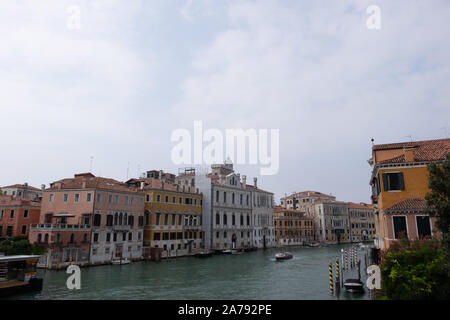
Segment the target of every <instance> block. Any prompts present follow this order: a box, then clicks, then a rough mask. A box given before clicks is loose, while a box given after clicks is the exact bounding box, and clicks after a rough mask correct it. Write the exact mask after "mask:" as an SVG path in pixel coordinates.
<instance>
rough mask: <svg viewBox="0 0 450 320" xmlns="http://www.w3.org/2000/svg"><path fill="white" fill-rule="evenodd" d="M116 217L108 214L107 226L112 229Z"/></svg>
mask: <svg viewBox="0 0 450 320" xmlns="http://www.w3.org/2000/svg"><path fill="white" fill-rule="evenodd" d="M113 220H114V216H113V215H112V214H108V215H107V216H106V225H107V226H108V227H111V226H112V225H113Z"/></svg>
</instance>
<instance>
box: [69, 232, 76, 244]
mask: <svg viewBox="0 0 450 320" xmlns="http://www.w3.org/2000/svg"><path fill="white" fill-rule="evenodd" d="M74 242H75V235H74V234H73V233H72V234H70V241H69V243H74Z"/></svg>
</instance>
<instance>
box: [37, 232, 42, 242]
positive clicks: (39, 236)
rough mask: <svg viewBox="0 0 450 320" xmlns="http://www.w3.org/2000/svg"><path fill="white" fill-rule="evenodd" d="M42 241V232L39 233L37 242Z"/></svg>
mask: <svg viewBox="0 0 450 320" xmlns="http://www.w3.org/2000/svg"><path fill="white" fill-rule="evenodd" d="M41 241H42V234H40V233H39V234H38V237H37V242H38V243H41Z"/></svg>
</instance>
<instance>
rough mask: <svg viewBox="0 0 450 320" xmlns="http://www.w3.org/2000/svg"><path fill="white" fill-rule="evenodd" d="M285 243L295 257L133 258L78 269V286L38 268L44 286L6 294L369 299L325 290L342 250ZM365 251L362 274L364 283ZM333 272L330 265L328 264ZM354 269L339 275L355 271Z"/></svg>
mask: <svg viewBox="0 0 450 320" xmlns="http://www.w3.org/2000/svg"><path fill="white" fill-rule="evenodd" d="M345 247H350V246H349V245H334V246H329V247H323V248H307V247H290V248H289V249H288V251H290V252H291V253H293V255H294V258H293V259H291V260H287V261H281V262H280V261H275V259H274V255H275V253H277V252H279V251H280V249H267V250H259V251H255V252H249V253H244V254H238V255H215V256H213V257H210V258H203V259H198V258H194V257H187V258H178V259H173V260H170V261H161V262H151V261H148V262H136V263H132V264H128V265H122V266H121V265H106V266H98V267H90V268H82V269H81V289H80V290H69V289H67V287H66V281H67V278H68V277H69V276H70V275H69V274H67V273H66V272H65V271H50V270H46V271H45V270H38V274H39V276H40V277H42V278H43V279H44V287H43V290H42V291H41V292H39V293H29V294H24V295H16V296H12V297H9V298H10V299H34V300H40V299H65V300H69V299H76V300H81V299H82V300H85V299H87V300H93V299H97V300H98V299H120V300H126V299H137V300H144V299H152V300H154V299H176V300H183V299H200V300H210V299H214V300H224V299H233V300H234V299H249V300H269V299H275V300H302V299H308V300H329V299H341V300H347V299H369V293H368V290H367V288H366V289H365V293H364V294H350V293H347V292H344V291H343V290H342V289H341V294H340V296H339V297H336V296H331V295H330V292H329V285H328V284H329V280H328V279H329V274H328V272H329V271H328V264H329V263H330V262H333V263H334V262H335V260H336V257H337V256H339V258H340V256H341V253H340V250H341V248H345ZM364 253H365V251H360V252H358V256H359V257H358V258H359V259H360V260H361V280H362V281H363V282H364V283H365V279H366V275H365V273H364V267H365V263H364ZM333 274H334V275H335V269H334V267H333ZM356 274H357V271H356V269H354V270H353V271H350V272H348V273H345V274H344V278H354V277H356Z"/></svg>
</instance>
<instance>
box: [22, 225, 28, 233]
mask: <svg viewBox="0 0 450 320" xmlns="http://www.w3.org/2000/svg"><path fill="white" fill-rule="evenodd" d="M26 233H27V226H26V225H23V226H22V234H26Z"/></svg>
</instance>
